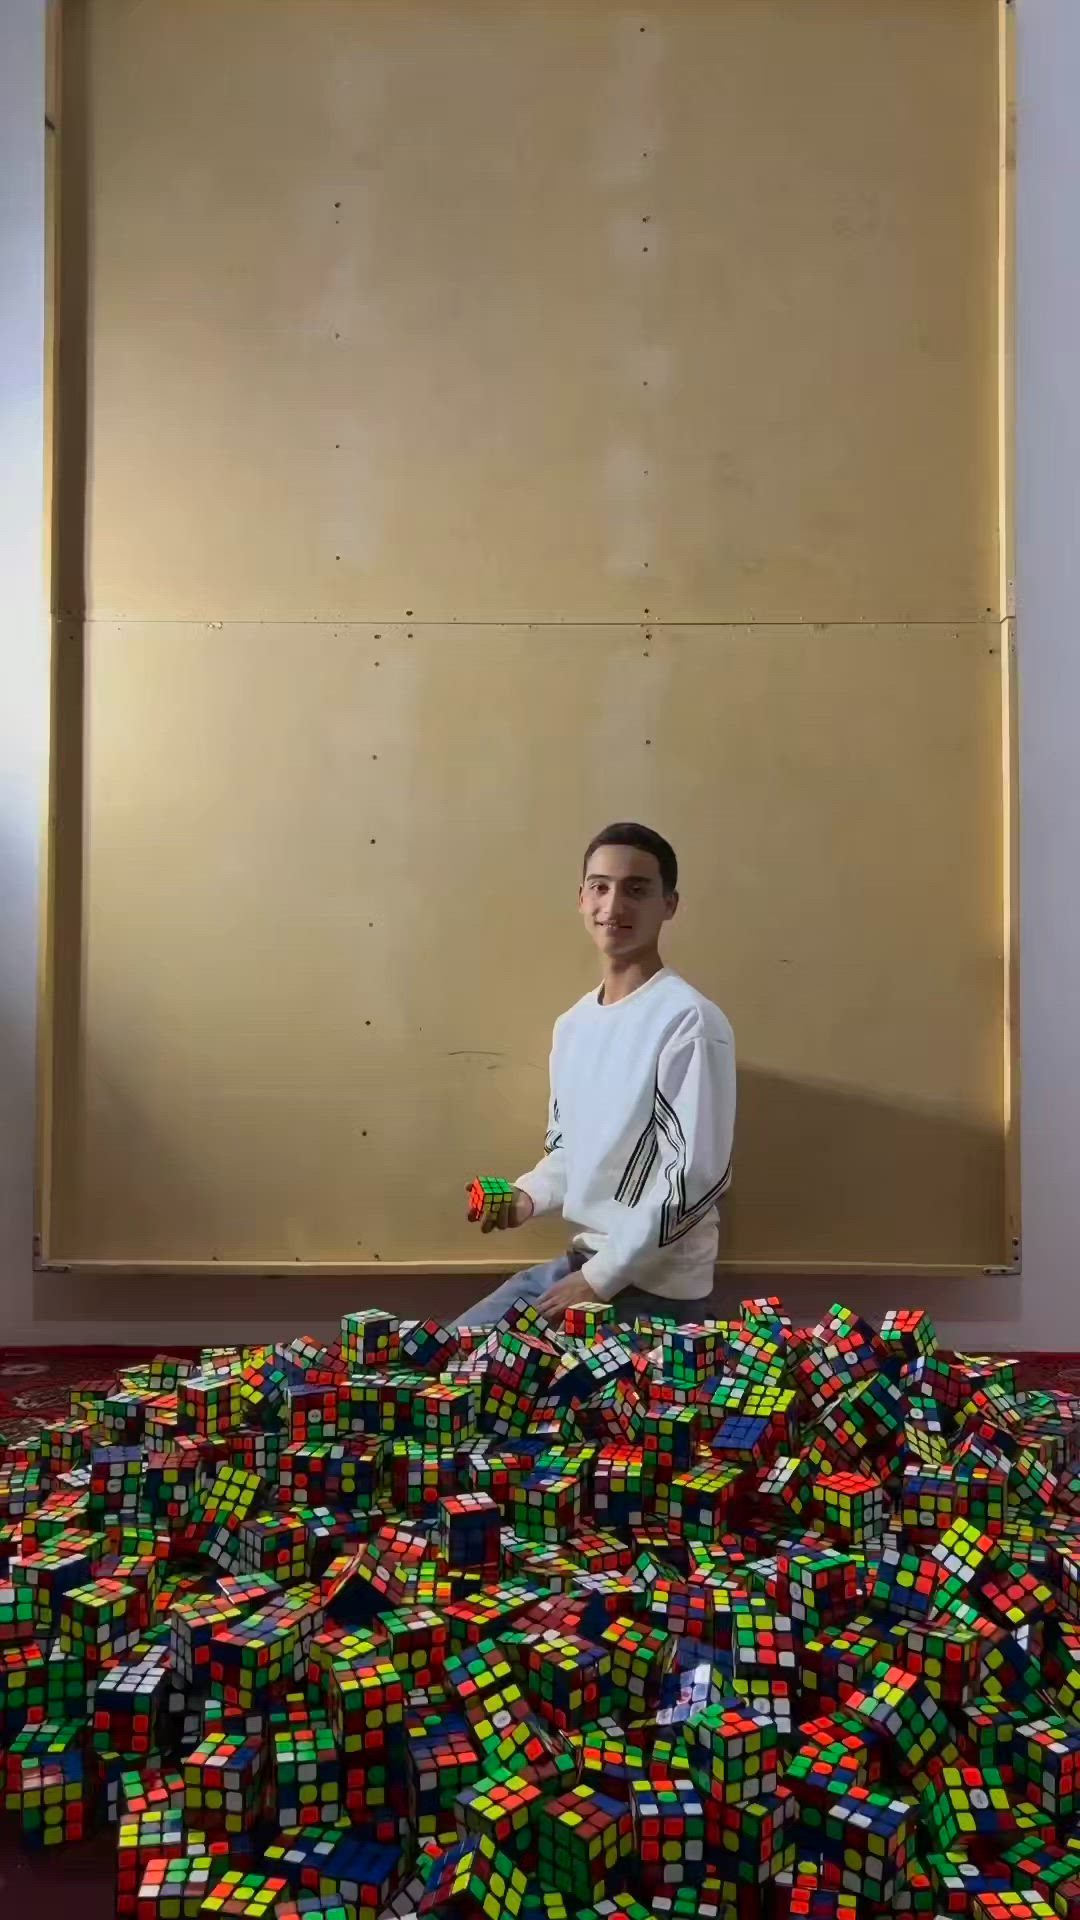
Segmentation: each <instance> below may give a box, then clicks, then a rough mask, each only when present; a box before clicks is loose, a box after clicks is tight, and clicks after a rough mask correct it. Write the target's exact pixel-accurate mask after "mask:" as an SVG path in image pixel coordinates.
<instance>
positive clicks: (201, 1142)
mask: <svg viewBox="0 0 1080 1920" xmlns="http://www.w3.org/2000/svg"><path fill="white" fill-rule="evenodd" d="M998 632H999V630H998V628H997V626H996V625H995V624H994V623H990V622H988V623H986V624H985V625H984V626H982V627H971V626H959V627H957V626H927V627H913V628H905V627H900V626H892V625H875V626H867V627H863V628H851V627H843V626H841V627H831V628H826V627H814V628H807V629H806V630H798V629H792V628H790V627H766V626H761V627H757V628H750V627H742V628H735V629H728V630H724V631H721V632H717V631H716V630H714V629H709V628H702V627H693V626H690V627H677V628H672V629H659V630H657V629H649V630H646V631H644V632H643V631H642V630H640V629H639V628H637V627H634V626H617V625H613V626H608V627H604V628H599V629H598V628H590V627H576V626H575V627H571V626H562V627H538V628H535V629H533V630H531V631H529V630H524V629H522V628H518V627H512V628H500V627H476V626H459V627H456V628H455V627H412V628H410V627H409V626H407V625H405V624H393V625H372V624H365V625H346V624H343V625H341V626H338V627H334V626H319V627H311V626H303V625H281V624H275V623H270V624H251V625H226V626H225V627H224V628H220V627H217V626H211V625H207V624H198V625H195V624H192V625H173V624H170V623H161V622H149V623H145V624H142V623H138V622H132V621H128V622H118V623H109V622H98V623H94V624H92V625H91V626H90V627H89V628H88V629H87V634H86V658H85V737H84V741H83V757H84V766H85V818H84V820H83V822H82V830H83V844H84V846H85V850H86V851H85V860H84V865H83V873H82V885H83V893H82V909H81V920H82V927H81V944H82V968H81V980H80V989H79V1015H78V1017H79V1021H80V1032H79V1037H78V1045H77V1046H72V1047H71V1048H70V1049H69V1057H68V1061H67V1071H68V1074H69V1090H70V1095H71V1111H72V1120H71V1129H70V1135H69V1138H68V1140H67V1150H66V1151H65V1152H64V1153H63V1154H62V1155H61V1156H59V1158H60V1161H61V1177H62V1182H63V1192H62V1193H61V1194H59V1195H58V1196H57V1206H56V1210H55V1233H56V1245H55V1249H54V1251H55V1253H56V1254H57V1255H58V1256H59V1257H63V1256H64V1255H65V1254H76V1253H77V1254H79V1255H82V1256H88V1257H91V1258H97V1259H128V1260H139V1261H149V1260H155V1259H158V1260H211V1259H214V1258H216V1259H220V1260H222V1261H226V1260H229V1261H253V1262H262V1261H267V1262H284V1261H287V1260H291V1259H298V1260H305V1261H308V1260H311V1261H335V1262H336V1261H342V1262H345V1261H358V1262H375V1261H376V1260H378V1261H380V1262H381V1263H388V1262H409V1261H417V1262H422V1263H424V1264H428V1265H435V1264H438V1263H440V1262H442V1261H447V1260H450V1261H452V1260H455V1259H456V1260H461V1261H470V1260H474V1259H475V1256H476V1254H477V1253H478V1251H479V1249H478V1245H477V1241H476V1238H475V1235H474V1234H472V1233H470V1231H469V1230H468V1229H467V1227H466V1226H465V1224H464V1222H463V1221H462V1219H461V1191H460V1190H461V1186H462V1183H463V1181H464V1180H465V1179H466V1178H467V1177H468V1176H469V1175H470V1174H471V1173H472V1172H473V1171H475V1169H476V1168H477V1167H493V1168H494V1167H498V1168H503V1169H505V1170H506V1171H507V1172H508V1173H511V1174H513V1173H515V1172H517V1171H519V1170H520V1167H521V1166H522V1165H523V1164H525V1163H526V1162H528V1161H531V1159H532V1158H534V1157H535V1154H536V1152H537V1151H538V1150H539V1141H540V1136H541V1132H542V1126H543V1119H544V1105H545V1098H546V1055H547V1046H548V1037H549V1031H550V1023H551V1019H552V1018H553V1017H554V1015H555V1014H556V1013H557V1012H558V1011H560V1010H561V1008H562V1007H563V1006H564V1005H566V1004H568V1003H569V1002H570V1001H571V1000H572V999H574V998H575V997H576V996H577V994H578V993H579V992H581V991H583V990H584V989H585V987H586V986H587V985H588V983H589V981H590V980H591V979H592V977H593V967H592V950H591V948H590V947H589V945H588V943H587V941H586V939H585V936H584V935H583V933H582V932H581V930H580V928H579V926H578V924H577V922H576V919H575V912H574V887H575V880H576V872H577V863H578V861H579V859H580V854H581V850H582V847H583V844H584V842H585V841H586V840H587V838H588V837H589V835H590V833H591V832H592V831H593V830H594V829H595V827H596V826H597V825H599V824H601V823H602V822H603V821H604V820H605V819H608V818H611V817H613V816H614V817H618V816H622V815H626V814H630V815H636V816H638V817H645V818H647V819H649V820H651V821H653V822H654V823H655V824H656V825H657V826H658V827H660V828H661V829H662V830H663V831H665V832H666V833H668V834H670V835H671V837H672V838H673V840H674V841H675V844H676V846H677V848H678V850H679V853H680V855H681V858H682V863H683V904H682V906H681V908H680V912H679V915H678V917H677V920H676V922H675V926H674V928H673V935H674V938H673V942H672V948H671V958H672V961H673V962H674V963H675V964H677V965H680V966H681V967H682V968H683V970H684V971H686V972H687V973H688V974H689V975H690V976H691V977H692V978H693V979H695V980H696V981H697V982H698V984H699V985H700V986H701V987H702V988H703V989H704V990H705V991H706V992H708V993H709V994H711V995H713V996H714V997H715V998H716V999H718V1000H719V1001H720V1002H721V1003H722V1004H723V1005H725V1006H726V1007H727V1008H728V1010H729V1011H730V1013H731V1015H732V1017H733V1019H734V1023H735V1027H736V1037H737V1043H738V1048H739V1057H740V1063H741V1084H740V1100H741V1103H742V1106H741V1118H740V1133H739V1145H738V1155H737V1167H736V1181H735V1199H734V1213H733V1221H732V1235H733V1237H732V1246H731V1252H732V1254H733V1255H734V1256H736V1257H738V1258H739V1259H741V1260H751V1259H796V1260H800V1261H802V1262H806V1263H812V1262H814V1261H824V1262H835V1261H840V1260H849V1261H865V1262H867V1263H868V1264H870V1263H874V1264H881V1263H886V1262H890V1261H899V1262H905V1261H908V1262H948V1261H957V1262H960V1261H971V1260H975V1261H979V1262H982V1261H985V1262H987V1263H994V1262H996V1261H998V1260H1000V1259H1001V1258H1002V1254H1003V1249H1002V1223H1003V1200H1002V1194H1003V1173H1002V1111H1001V1108H1002V1081H1001V1059H1002V1054H1001V1046H1000V1022H1001V980H1002V954H1001V927H1002V901H1001V869H1000V859H999V847H1000V830H1001V821H1000V770H1001V703H1000V677H999V661H998V658H997V651H996V650H997V646H998ZM556 1238H557V1235H555V1233H554V1232H553V1231H549V1232H547V1233H546V1235H545V1234H544V1233H541V1232H539V1231H537V1232H536V1233H534V1234H530V1235H528V1236H524V1235H523V1236H522V1237H521V1239H520V1240H519V1241H518V1242H517V1243H516V1248H517V1249H520V1252H521V1256H522V1258H526V1257H530V1256H537V1257H538V1256H539V1254H540V1253H542V1252H543V1251H544V1250H546V1249H549V1248H550V1247H551V1246H552V1245H554V1244H555V1242H556ZM507 1250H508V1249H507V1243H506V1242H501V1243H500V1244H499V1247H498V1251H499V1252H500V1253H506V1252H507ZM484 1251H485V1252H490V1251H494V1250H493V1249H491V1248H490V1246H489V1245H485V1248H484Z"/></svg>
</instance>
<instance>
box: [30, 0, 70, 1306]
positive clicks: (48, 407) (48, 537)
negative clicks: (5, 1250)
mask: <svg viewBox="0 0 1080 1920" xmlns="http://www.w3.org/2000/svg"><path fill="white" fill-rule="evenodd" d="M62 62H63V10H62V0H48V4H47V6H46V11H45V123H44V128H43V146H44V164H45V312H44V329H45V332H44V338H45V346H44V368H43V373H44V390H45V450H44V452H45V460H44V469H45V486H44V497H43V500H42V523H43V527H42V533H43V541H44V548H45V555H44V572H45V608H46V611H47V617H48V623H49V634H48V649H49V695H48V700H49V709H48V721H47V734H46V749H45V750H46V756H47V760H46V778H45V784H44V793H43V798H42V819H41V826H40V832H39V840H38V846H39V863H40V864H39V872H40V876H41V878H40V883H39V900H38V965H37V1034H36V1054H35V1102H36V1112H35V1119H34V1213H33V1264H34V1268H35V1270H36V1269H38V1268H39V1267H40V1263H41V1261H42V1260H43V1259H47V1258H48V1253H49V1245H50V1233H51V1224H52V1188H53V1167H52V1146H53V1074H54V1066H55V1018H54V985H55V971H56V843H57V827H58V810H57V787H58V763H57V753H56V734H57V707H58V698H59V691H58V680H59V645H58V625H59V622H58V612H57V554H58V548H59V541H60V528H59V515H60V488H59V486H58V484H57V475H58V470H59V465H60V380H59V364H60V276H61V265H60V261H61V246H62V243H63V235H62V230H61V193H60V143H61V138H62V134H61V126H62V113H61V106H60V100H61V71H62Z"/></svg>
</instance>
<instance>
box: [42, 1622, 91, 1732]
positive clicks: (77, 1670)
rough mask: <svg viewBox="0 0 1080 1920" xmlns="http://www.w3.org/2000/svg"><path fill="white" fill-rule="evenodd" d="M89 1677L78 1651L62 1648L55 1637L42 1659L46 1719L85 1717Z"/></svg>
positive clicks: (89, 1686) (77, 1718)
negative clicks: (44, 1659)
mask: <svg viewBox="0 0 1080 1920" xmlns="http://www.w3.org/2000/svg"><path fill="white" fill-rule="evenodd" d="M90 1692H91V1680H90V1675H89V1671H88V1668H87V1662H86V1660H85V1659H84V1658H83V1657H82V1655H81V1654H78V1653H72V1652H68V1651H65V1649H64V1648H63V1647H62V1646H61V1645H60V1642H59V1641H58V1640H54V1642H53V1644H52V1646H51V1647H50V1649H49V1656H48V1659H47V1660H46V1662H45V1716H44V1717H45V1718H46V1719H47V1720H84V1719H85V1718H86V1705H87V1699H88V1697H89V1695H90Z"/></svg>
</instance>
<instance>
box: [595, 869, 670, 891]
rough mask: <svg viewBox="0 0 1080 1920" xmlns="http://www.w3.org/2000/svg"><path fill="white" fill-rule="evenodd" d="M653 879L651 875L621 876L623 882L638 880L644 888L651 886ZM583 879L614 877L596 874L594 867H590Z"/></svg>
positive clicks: (606, 874)
mask: <svg viewBox="0 0 1080 1920" xmlns="http://www.w3.org/2000/svg"><path fill="white" fill-rule="evenodd" d="M654 877H655V876H654V875H653V874H651V873H627V874H624V875H623V878H624V879H625V880H640V881H641V883H642V885H643V886H646V887H649V886H651V885H652V883H653V879H654ZM585 878H586V880H614V879H615V875H614V874H613V873H598V872H597V870H596V868H595V867H590V868H589V871H588V873H587V874H586V875H585Z"/></svg>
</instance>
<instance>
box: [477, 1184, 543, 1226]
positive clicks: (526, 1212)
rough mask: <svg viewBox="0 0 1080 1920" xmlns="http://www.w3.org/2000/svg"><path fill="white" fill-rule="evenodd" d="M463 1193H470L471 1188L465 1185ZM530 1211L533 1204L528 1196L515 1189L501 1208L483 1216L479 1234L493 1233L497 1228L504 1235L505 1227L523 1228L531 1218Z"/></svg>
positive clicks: (519, 1189)
mask: <svg viewBox="0 0 1080 1920" xmlns="http://www.w3.org/2000/svg"><path fill="white" fill-rule="evenodd" d="M465 1191H466V1193H471V1192H472V1187H471V1186H469V1185H468V1184H467V1185H466V1187H465ZM532 1210H533V1203H532V1201H531V1199H530V1198H529V1195H528V1194H527V1193H524V1192H523V1191H522V1189H521V1188H520V1187H515V1188H514V1189H513V1192H512V1193H510V1194H509V1195H508V1196H507V1198H506V1199H505V1200H504V1201H503V1204H502V1206H501V1207H499V1208H497V1209H496V1211H495V1212H494V1213H487V1214H485V1215H484V1218H483V1219H482V1220H481V1222H480V1231H481V1233H494V1232H495V1230H496V1228H497V1229H498V1231H499V1232H500V1233H504V1232H505V1231H506V1229H507V1227H523V1226H524V1225H525V1222H526V1220H530V1219H531V1218H532Z"/></svg>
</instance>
